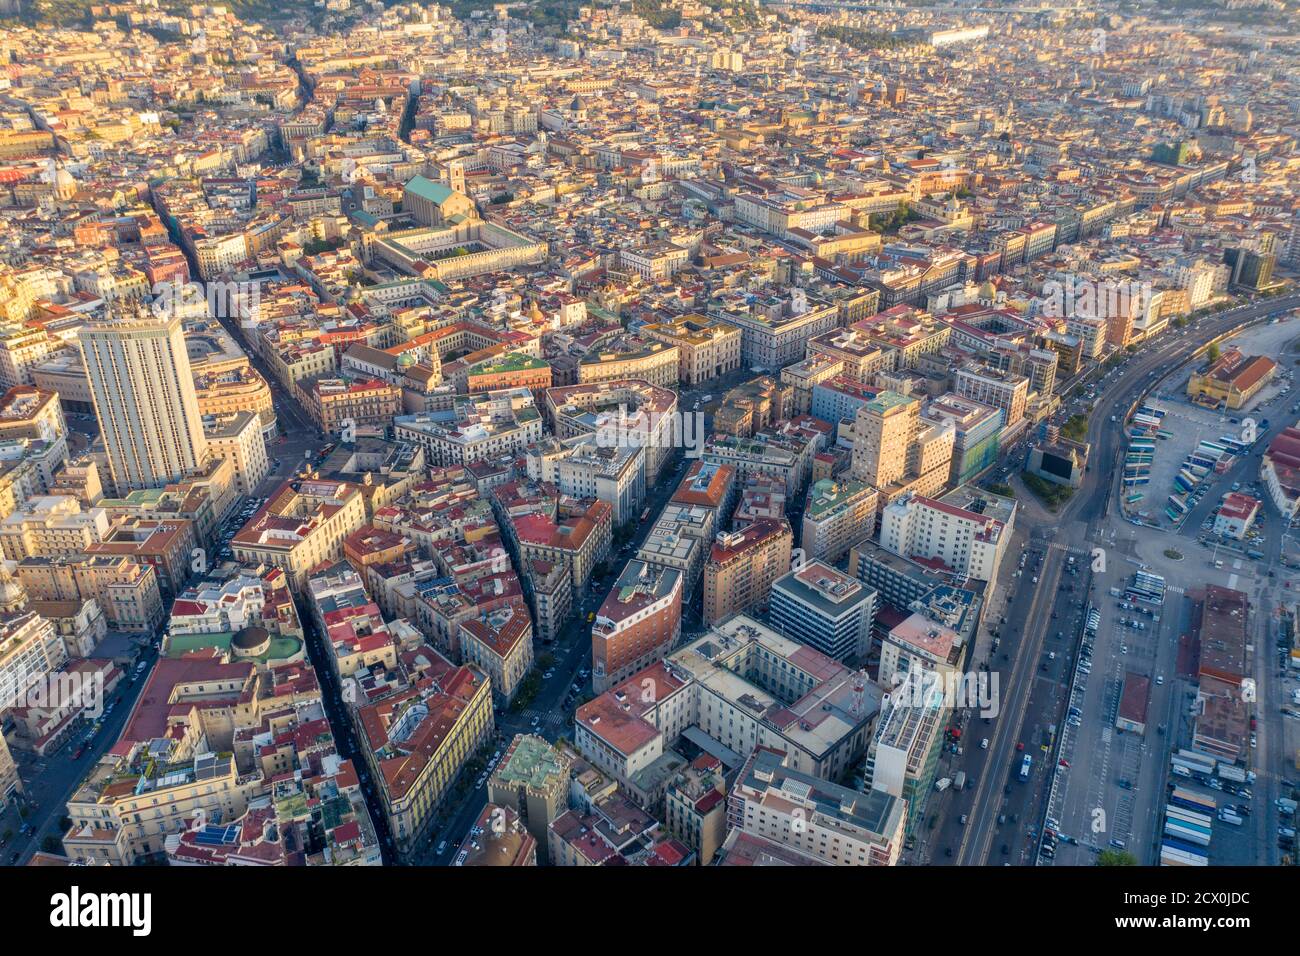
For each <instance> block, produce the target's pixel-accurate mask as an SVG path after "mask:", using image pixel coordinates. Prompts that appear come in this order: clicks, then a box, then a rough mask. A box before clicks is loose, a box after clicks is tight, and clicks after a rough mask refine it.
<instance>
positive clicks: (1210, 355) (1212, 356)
mask: <svg viewBox="0 0 1300 956" xmlns="http://www.w3.org/2000/svg"><path fill="white" fill-rule="evenodd" d="M1205 357H1206V358H1207V359H1209V360H1210V361H1211V362H1217V361H1218V360H1219V343H1218V342H1211V343H1210V344H1209V345H1208V346H1207V347H1206V349H1205Z"/></svg>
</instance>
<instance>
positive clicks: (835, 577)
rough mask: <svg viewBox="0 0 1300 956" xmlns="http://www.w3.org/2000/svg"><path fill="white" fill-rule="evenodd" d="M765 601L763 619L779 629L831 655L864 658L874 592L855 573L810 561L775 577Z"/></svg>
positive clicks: (774, 628) (839, 658)
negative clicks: (850, 574) (767, 599)
mask: <svg viewBox="0 0 1300 956" xmlns="http://www.w3.org/2000/svg"><path fill="white" fill-rule="evenodd" d="M768 603H769V606H768V619H769V622H770V624H771V627H772V629H773V630H775V631H777V632H778V633H780V634H782V635H784V636H786V637H789V638H793V639H794V640H796V641H799V642H800V643H801V644H807V645H808V646H809V647H813V648H816V649H817V650H819V651H821V652H822V653H823V654H825V655H826V656H827V657H829V658H832V659H833V660H837V661H841V662H843V661H844V660H846V659H848V658H853V659H855V660H857V661H865V660H866V658H867V654H868V652H869V651H870V650H871V628H872V624H873V623H874V620H875V614H876V592H875V591H873V590H872V589H871V588H869V587H867V586H866V585H864V584H862V583H861V582H859V581H858V580H856V579H855V578H852V577H850V576H849V575H847V574H845V573H844V572H842V571H838V570H836V569H835V568H833V567H831V566H830V565H829V564H825V563H823V562H821V561H812V562H809V563H808V564H807V565H805V566H804V567H802V568H796V569H795V570H792V571H791V572H790V573H789V574H786V575H784V576H782V577H780V578H777V580H776V581H775V582H773V584H772V595H771V598H770V599H769V602H768Z"/></svg>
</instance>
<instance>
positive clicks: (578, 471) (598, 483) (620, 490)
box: [525, 436, 646, 528]
mask: <svg viewBox="0 0 1300 956" xmlns="http://www.w3.org/2000/svg"><path fill="white" fill-rule="evenodd" d="M525 461H526V463H527V468H528V477H529V478H531V479H532V480H533V481H546V482H550V483H551V484H553V485H555V486H556V487H557V488H559V489H560V491H561V492H562V493H563V494H566V495H571V496H573V497H575V498H596V499H598V500H600V501H603V502H605V503H606V504H608V505H609V506H610V508H611V509H613V516H614V519H613V520H614V526H615V527H619V528H621V527H623V526H624V525H625V524H627V523H628V522H631V521H633V520H634V519H635V518H636V517H637V514H638V513H639V511H640V509H641V502H642V501H643V500H644V499H645V491H646V482H645V449H643V448H640V447H638V446H636V445H613V446H608V445H603V444H602V443H601V442H600V441H599V440H598V439H597V438H596V437H595V436H585V437H583V438H576V439H573V438H571V439H568V440H567V441H564V442H559V441H556V440H554V439H544V440H543V441H542V442H540V443H539V444H537V445H532V446H529V448H528V449H527V450H526V451H525Z"/></svg>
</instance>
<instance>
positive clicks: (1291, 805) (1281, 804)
mask: <svg viewBox="0 0 1300 956" xmlns="http://www.w3.org/2000/svg"><path fill="white" fill-rule="evenodd" d="M1277 810H1278V813H1280V814H1282V816H1284V817H1289V816H1293V815H1294V814H1295V810H1296V802H1295V801H1294V800H1292V799H1290V798H1288V797H1278V798H1277Z"/></svg>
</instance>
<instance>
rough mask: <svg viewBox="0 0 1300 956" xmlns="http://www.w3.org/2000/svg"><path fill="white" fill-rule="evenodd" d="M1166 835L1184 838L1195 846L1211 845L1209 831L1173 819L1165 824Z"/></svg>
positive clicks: (1184, 840)
mask: <svg viewBox="0 0 1300 956" xmlns="http://www.w3.org/2000/svg"><path fill="white" fill-rule="evenodd" d="M1220 819H1222V818H1220ZM1165 836H1166V837H1174V838H1175V839H1177V840H1182V841H1183V842H1185V843H1190V844H1192V845H1194V846H1209V845H1210V836H1209V834H1208V833H1202V832H1201V831H1200V830H1198V829H1195V828H1194V827H1189V826H1185V825H1183V824H1181V823H1174V822H1173V821H1170V822H1168V823H1166V824H1165Z"/></svg>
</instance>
